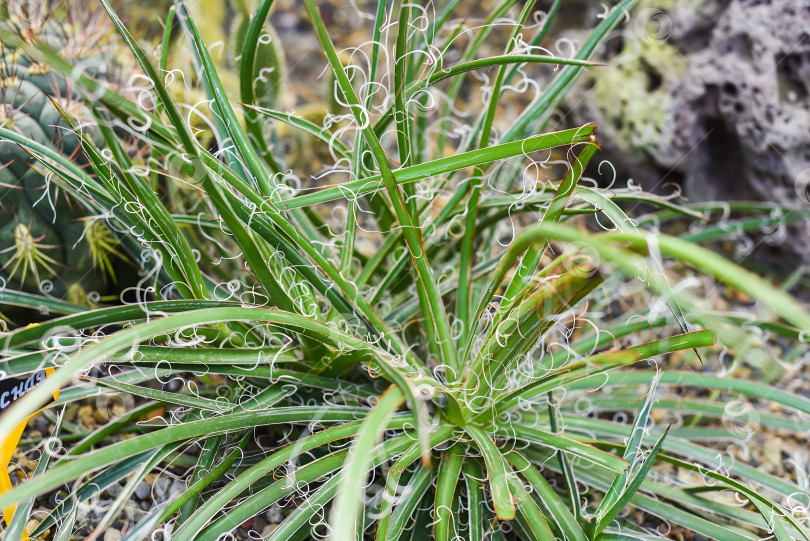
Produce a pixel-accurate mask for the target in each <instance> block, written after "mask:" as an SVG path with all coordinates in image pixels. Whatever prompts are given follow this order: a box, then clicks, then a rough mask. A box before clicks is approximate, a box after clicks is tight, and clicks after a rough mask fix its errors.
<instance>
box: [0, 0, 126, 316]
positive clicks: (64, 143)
mask: <svg viewBox="0 0 810 541" xmlns="http://www.w3.org/2000/svg"><path fill="white" fill-rule="evenodd" d="M3 8H4V10H3V13H2V16H0V28H1V29H2V31H9V30H10V29H11V28H18V29H20V30H21V31H22V32H23V33H24V35H26V36H28V37H32V38H33V37H36V38H37V39H42V40H43V41H45V42H47V43H48V44H49V45H50V46H51V47H52V48H54V49H55V50H57V51H59V54H60V55H61V56H62V57H63V58H64V59H65V60H66V61H68V62H70V63H71V64H72V65H73V66H75V67H76V69H80V70H84V71H86V72H87V73H91V74H94V76H96V77H97V78H99V80H101V78H102V77H106V76H107V66H108V63H109V61H110V56H111V51H110V40H109V39H108V37H109V34H110V31H111V30H112V27H111V25H110V24H109V21H108V20H107V18H106V15H105V14H104V12H103V10H100V9H95V10H89V11H88V10H87V9H86V6H80V5H79V4H78V3H76V2H73V3H58V2H57V3H54V4H53V5H50V4H49V3H48V2H21V1H16V0H14V1H10V2H8V3H4V5H3ZM68 81H69V79H66V78H65V77H64V76H62V75H61V74H58V73H57V72H55V71H54V70H52V69H51V68H50V67H49V66H47V65H46V64H42V63H39V62H34V61H32V60H31V59H30V58H28V57H27V56H26V55H25V54H23V53H22V52H21V51H18V50H16V49H15V48H9V47H7V46H4V47H3V48H2V55H1V56H0V129H2V130H3V131H4V132H14V133H15V134H17V135H24V136H25V137H26V138H27V139H30V140H33V141H36V142H37V143H39V144H41V145H46V146H48V147H49V148H51V149H52V150H54V151H56V152H59V153H60V154H62V155H63V156H65V157H68V158H69V159H72V160H75V161H76V163H82V160H81V159H80V157H81V149H80V148H79V140H78V139H77V138H76V137H75V136H74V135H73V134H72V133H71V132H70V130H69V129H68V127H67V125H66V124H65V123H64V121H62V120H61V118H60V114H59V108H62V109H64V110H65V111H68V112H69V113H70V114H71V116H73V117H75V118H78V119H82V120H87V119H88V118H92V116H91V115H89V110H88V109H87V108H86V107H85V106H84V104H83V102H82V101H81V100H80V99H78V98H77V96H76V95H75V94H74V91H73V89H72V87H71V84H70V83H69V82H68ZM52 102H53V103H52ZM54 103H55V105H54ZM0 163H2V165H3V166H2V169H0V209H2V216H3V217H2V219H0V242H2V244H3V247H4V249H2V250H0V267H2V270H0V280H2V282H3V283H4V284H5V285H6V286H7V287H10V288H14V289H24V290H26V291H29V292H36V293H39V292H40V291H42V292H43V293H46V294H49V295H52V296H56V297H58V298H69V299H70V300H71V301H72V302H74V303H78V304H83V305H87V304H88V303H89V300H88V294H90V293H93V292H94V293H96V294H99V293H100V294H109V293H110V292H111V290H110V287H109V286H110V284H112V283H114V282H115V272H114V267H113V262H112V261H111V258H112V259H113V260H118V261H121V262H124V261H127V258H126V257H124V256H123V254H122V253H121V252H119V251H118V250H116V249H112V250H111V248H114V246H115V245H116V244H117V240H116V238H115V236H114V235H113V233H111V232H110V231H109V230H108V229H106V228H105V227H104V226H103V225H101V224H100V223H99V220H101V219H103V217H100V218H99V217H95V218H94V217H92V216H90V215H88V212H87V209H86V208H85V206H84V205H83V204H82V203H80V199H78V198H70V197H68V196H67V195H66V194H65V191H64V190H60V189H59V188H58V187H57V186H56V184H55V183H52V182H51V176H52V175H51V174H50V173H49V172H48V170H47V169H46V168H44V167H42V166H40V165H39V164H38V163H37V161H36V159H35V158H34V157H32V156H30V155H29V152H28V149H27V148H24V147H20V146H19V145H18V144H17V143H16V142H14V141H13V140H4V141H3V142H2V143H0ZM94 224H98V225H99V227H101V228H102V229H103V230H104V231H105V232H106V234H105V235H104V236H99V235H97V234H92V233H94V232H96V231H99V229H98V227H96V225H94ZM88 231H89V232H90V233H91V234H89V235H88V234H87V232H88ZM96 241H98V242H96ZM43 281H45V282H43ZM41 288H42V289H41ZM3 312H8V310H7V309H5V308H4V309H3ZM9 315H14V316H15V320H17V321H16V322H17V323H27V322H28V321H25V320H23V319H21V318H22V317H30V316H23V315H22V314H15V313H14V311H11V312H9Z"/></svg>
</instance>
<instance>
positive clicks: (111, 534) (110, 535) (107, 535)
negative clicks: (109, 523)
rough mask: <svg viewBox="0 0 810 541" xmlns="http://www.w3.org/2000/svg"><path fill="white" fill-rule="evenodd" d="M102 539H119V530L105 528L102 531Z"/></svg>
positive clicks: (106, 540) (113, 540) (108, 540)
mask: <svg viewBox="0 0 810 541" xmlns="http://www.w3.org/2000/svg"><path fill="white" fill-rule="evenodd" d="M104 541H121V532H119V531H118V530H116V529H115V528H107V531H106V532H104Z"/></svg>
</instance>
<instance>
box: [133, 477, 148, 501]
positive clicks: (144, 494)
mask: <svg viewBox="0 0 810 541" xmlns="http://www.w3.org/2000/svg"><path fill="white" fill-rule="evenodd" d="M151 492H152V487H150V486H149V485H148V484H146V483H145V482H143V481H141V482H140V483H138V486H137V487H135V497H136V498H138V499H139V500H145V499H147V498H149V494H151Z"/></svg>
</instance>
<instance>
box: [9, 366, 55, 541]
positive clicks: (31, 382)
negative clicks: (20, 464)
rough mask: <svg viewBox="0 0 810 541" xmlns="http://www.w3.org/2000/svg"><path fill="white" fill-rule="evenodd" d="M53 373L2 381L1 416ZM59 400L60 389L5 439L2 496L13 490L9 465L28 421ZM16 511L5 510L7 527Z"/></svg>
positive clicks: (13, 508)
mask: <svg viewBox="0 0 810 541" xmlns="http://www.w3.org/2000/svg"><path fill="white" fill-rule="evenodd" d="M53 372H54V370H53V368H45V369H43V370H38V371H36V372H34V373H32V374H25V375H22V376H15V377H12V378H6V379H3V380H0V415H2V414H3V412H4V411H6V410H7V409H8V408H10V407H11V405H12V404H14V403H15V402H16V401H17V400H19V399H20V398H22V397H23V396H24V395H26V394H27V393H29V392H31V391H32V390H33V389H35V388H36V387H37V385H39V384H40V383H42V382H43V381H45V379H46V378H47V377H48V376H50V375H51V374H53ZM57 398H59V390H58V389H57V390H56V391H54V393H53V400H48V401H47V402H46V403H45V404H43V405H42V407H40V408H39V409H38V410H37V411H35V412H34V413H32V414H31V415H29V416H28V417H26V418H25V419H24V420H23V421H22V422H21V423H20V424H19V425H17V427H16V428H15V429H14V430H12V431H11V433H10V434H8V435H6V436H4V437H3V445H2V448H0V494H3V493H5V492H8V491H9V490H11V488H12V485H11V478H10V477H9V475H8V465H9V463H10V462H11V458H12V456H14V450H15V449H16V448H17V443H19V441H20V438H21V437H22V433H23V431H24V430H25V425H26V424H28V419H30V418H31V417H32V416H34V415H36V414H37V413H39V412H40V411H42V410H43V409H45V408H46V407H48V406H50V405H51V404H53V403H54V402H55V401H56V399H57ZM16 510H17V506H16V505H11V506H9V507H6V508H5V509H3V518H5V520H6V524H7V525H8V524H11V517H13V516H14V512H15V511H16ZM22 539H23V541H27V540H28V535H27V533H26V534H24V535H23V537H22Z"/></svg>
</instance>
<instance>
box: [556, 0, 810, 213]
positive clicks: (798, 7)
mask: <svg viewBox="0 0 810 541" xmlns="http://www.w3.org/2000/svg"><path fill="white" fill-rule="evenodd" d="M582 4H584V6H583V7H584V8H585V9H584V10H580V13H586V14H587V15H588V16H590V17H592V18H593V17H594V14H595V13H598V9H599V7H598V4H596V3H594V2H584V3H580V5H582ZM568 9H569V10H571V11H569V13H571V12H573V9H572V7H569V8H568ZM561 22H562V23H563V24H566V21H561ZM573 23H574V21H571V20H570V19H569V21H568V22H567V24H573ZM606 55H607V58H608V62H609V63H610V67H606V68H597V69H591V70H590V71H589V72H588V73H587V74H586V76H585V77H583V79H582V80H581V82H580V84H579V85H578V87H577V88H576V89H575V91H574V92H573V93H572V94H571V95H570V96H569V98H568V99H567V102H566V104H567V107H568V111H567V113H568V114H569V118H570V119H573V120H575V121H577V122H585V121H594V122H596V123H597V125H598V126H599V139H600V142H601V143H602V146H603V150H604V152H603V156H605V157H607V158H608V159H610V160H611V162H613V164H614V165H615V166H617V169H618V170H619V174H620V178H621V177H629V178H633V179H634V180H635V181H636V182H637V183H640V184H642V185H643V186H644V187H645V188H647V189H660V188H661V187H662V185H664V184H665V183H667V182H677V183H679V184H680V185H681V186H682V187H683V188H684V192H685V194H686V196H687V197H688V198H689V199H690V200H693V201H695V200H713V199H724V200H735V199H736V200H739V199H751V198H753V199H759V200H766V201H774V202H777V203H780V204H783V205H786V206H790V207H798V206H802V205H804V206H810V199H808V196H807V194H806V189H805V188H806V186H807V185H808V184H810V1H808V0H730V1H729V0H714V1H710V2H703V1H700V0H679V1H678V0H642V1H641V2H640V3H639V5H638V6H637V7H636V8H635V9H634V10H633V12H632V13H631V16H630V18H629V20H628V21H627V22H626V24H625V25H624V27H623V29H622V30H621V31H620V33H619V34H618V35H617V36H615V37H613V38H611V39H610V40H609V41H608V43H607V52H606Z"/></svg>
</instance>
